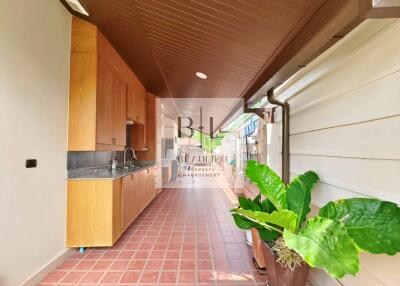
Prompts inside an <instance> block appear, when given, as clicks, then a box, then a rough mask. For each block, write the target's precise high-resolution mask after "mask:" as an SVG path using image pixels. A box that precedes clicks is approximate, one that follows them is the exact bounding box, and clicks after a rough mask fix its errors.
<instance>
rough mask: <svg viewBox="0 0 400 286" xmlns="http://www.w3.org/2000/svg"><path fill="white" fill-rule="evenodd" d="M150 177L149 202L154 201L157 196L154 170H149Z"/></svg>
mask: <svg viewBox="0 0 400 286" xmlns="http://www.w3.org/2000/svg"><path fill="white" fill-rule="evenodd" d="M147 175H148V179H147V180H148V187H147V191H148V193H149V201H151V200H153V199H154V196H155V188H154V181H155V180H154V168H149V173H148V174H147Z"/></svg>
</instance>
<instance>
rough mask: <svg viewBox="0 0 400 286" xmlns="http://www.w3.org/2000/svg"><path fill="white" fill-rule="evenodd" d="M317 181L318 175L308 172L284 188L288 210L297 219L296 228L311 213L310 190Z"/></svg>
mask: <svg viewBox="0 0 400 286" xmlns="http://www.w3.org/2000/svg"><path fill="white" fill-rule="evenodd" d="M318 181H319V177H318V175H317V174H316V173H315V172H313V171H308V172H305V173H304V174H303V175H300V176H297V177H296V178H294V179H293V181H292V182H291V183H290V184H289V185H288V186H287V187H286V194H287V203H288V208H289V210H291V211H293V212H295V213H296V214H297V216H298V217H299V220H298V225H297V228H298V227H299V225H300V224H301V223H302V222H303V221H305V219H306V216H307V214H308V213H309V212H310V211H311V209H310V203H311V190H312V188H313V186H314V184H315V183H317V182H318Z"/></svg>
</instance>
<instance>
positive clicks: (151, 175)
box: [67, 167, 156, 247]
mask: <svg viewBox="0 0 400 286" xmlns="http://www.w3.org/2000/svg"><path fill="white" fill-rule="evenodd" d="M155 194H156V188H155V168H154V167H149V168H147V169H144V170H141V171H139V172H136V173H133V174H130V175H128V176H125V177H122V178H119V179H115V180H98V179H92V180H90V179H88V180H70V181H68V183H67V247H96V246H112V245H113V244H114V243H115V242H116V241H117V240H118V238H119V237H120V236H121V234H122V233H123V232H124V231H125V230H126V229H127V228H128V227H129V225H130V224H131V223H132V222H133V221H134V220H135V219H136V218H137V217H138V215H139V214H140V213H141V212H142V211H143V210H144V209H145V208H146V206H147V205H148V204H149V203H150V202H151V201H152V200H153V199H154V197H155Z"/></svg>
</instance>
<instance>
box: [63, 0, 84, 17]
mask: <svg viewBox="0 0 400 286" xmlns="http://www.w3.org/2000/svg"><path fill="white" fill-rule="evenodd" d="M65 1H66V2H67V4H68V5H69V7H71V9H72V10H74V11H76V12H78V13H81V14H83V15H86V16H89V13H88V12H87V11H86V10H85V8H83V6H82V4H81V3H79V1H78V0H65Z"/></svg>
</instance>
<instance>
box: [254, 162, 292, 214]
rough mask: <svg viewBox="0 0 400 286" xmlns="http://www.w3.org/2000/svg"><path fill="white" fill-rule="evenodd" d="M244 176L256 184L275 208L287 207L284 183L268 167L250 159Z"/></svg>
mask: <svg viewBox="0 0 400 286" xmlns="http://www.w3.org/2000/svg"><path fill="white" fill-rule="evenodd" d="M246 176H247V177H248V178H249V179H250V180H251V181H252V182H253V183H255V184H256V185H257V186H258V188H259V189H260V193H261V194H263V195H264V197H266V198H267V199H269V200H270V201H271V202H272V204H273V205H274V206H275V207H276V209H277V210H281V209H286V208H287V201H286V188H285V185H284V184H283V182H282V180H281V178H279V176H278V175H277V174H275V172H274V171H272V170H271V169H270V168H269V167H267V166H265V165H262V164H258V163H257V162H256V161H254V160H250V161H248V162H247V167H246Z"/></svg>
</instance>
